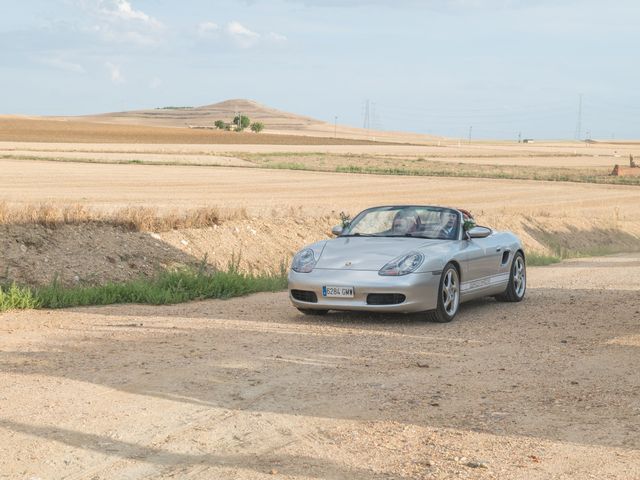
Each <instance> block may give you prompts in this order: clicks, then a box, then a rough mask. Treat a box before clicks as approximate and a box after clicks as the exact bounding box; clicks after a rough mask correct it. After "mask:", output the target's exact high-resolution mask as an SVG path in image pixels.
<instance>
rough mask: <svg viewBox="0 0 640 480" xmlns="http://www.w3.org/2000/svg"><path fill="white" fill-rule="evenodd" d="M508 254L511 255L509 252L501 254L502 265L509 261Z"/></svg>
mask: <svg viewBox="0 0 640 480" xmlns="http://www.w3.org/2000/svg"><path fill="white" fill-rule="evenodd" d="M509 253H511V252H510V251H509V250H505V251H504V252H502V265H506V264H507V262H508V261H509Z"/></svg>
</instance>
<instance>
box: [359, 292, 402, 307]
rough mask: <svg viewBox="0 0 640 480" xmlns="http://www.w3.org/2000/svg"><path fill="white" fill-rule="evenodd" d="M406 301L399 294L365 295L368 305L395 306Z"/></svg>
mask: <svg viewBox="0 0 640 480" xmlns="http://www.w3.org/2000/svg"><path fill="white" fill-rule="evenodd" d="M406 299H407V297H405V296H404V295H403V294H401V293H370V294H369V295H367V304H368V305H396V304H398V303H402V302H404V301H405V300H406Z"/></svg>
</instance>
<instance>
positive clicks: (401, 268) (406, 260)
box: [378, 252, 424, 277]
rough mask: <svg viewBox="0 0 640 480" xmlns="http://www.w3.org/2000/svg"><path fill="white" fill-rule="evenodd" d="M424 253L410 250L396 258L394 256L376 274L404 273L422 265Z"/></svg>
mask: <svg viewBox="0 0 640 480" xmlns="http://www.w3.org/2000/svg"><path fill="white" fill-rule="evenodd" d="M422 262H424V255H423V254H421V253H420V252H410V253H407V254H406V255H402V256H400V257H398V258H394V259H393V260H391V261H390V262H389V263H387V264H386V265H385V266H384V267H382V268H381V269H380V270H379V271H378V275H384V276H394V277H398V276H400V275H406V274H408V273H411V272H415V270H416V269H417V268H418V267H419V266H420V265H422Z"/></svg>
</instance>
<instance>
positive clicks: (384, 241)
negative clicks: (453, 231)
mask: <svg viewBox="0 0 640 480" xmlns="http://www.w3.org/2000/svg"><path fill="white" fill-rule="evenodd" d="M444 242H445V241H443V240H425V239H424V238H410V237H393V238H390V237H340V238H335V239H333V240H329V241H328V242H327V243H326V244H325V246H324V249H323V250H322V254H321V256H320V259H319V260H318V262H317V263H316V266H315V268H324V269H340V270H375V271H378V270H380V269H381V268H382V267H384V266H385V265H386V264H387V263H388V262H389V261H391V260H393V259H394V258H396V257H398V256H400V255H402V254H404V253H408V252H411V251H414V250H422V249H423V248H425V247H429V246H432V245H433V246H435V245H441V244H442V243H444Z"/></svg>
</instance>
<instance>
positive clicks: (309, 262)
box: [291, 248, 316, 273]
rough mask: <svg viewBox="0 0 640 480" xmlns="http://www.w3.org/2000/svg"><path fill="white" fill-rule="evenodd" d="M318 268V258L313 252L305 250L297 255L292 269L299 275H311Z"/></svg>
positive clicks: (308, 249)
mask: <svg viewBox="0 0 640 480" xmlns="http://www.w3.org/2000/svg"><path fill="white" fill-rule="evenodd" d="M315 266H316V257H315V255H314V254H313V250H311V249H310V248H305V249H304V250H302V251H300V252H298V253H296V255H295V257H293V262H292V263H291V269H292V270H293V271H294V272H298V273H309V272H310V271H311V270H313V267H315Z"/></svg>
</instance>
